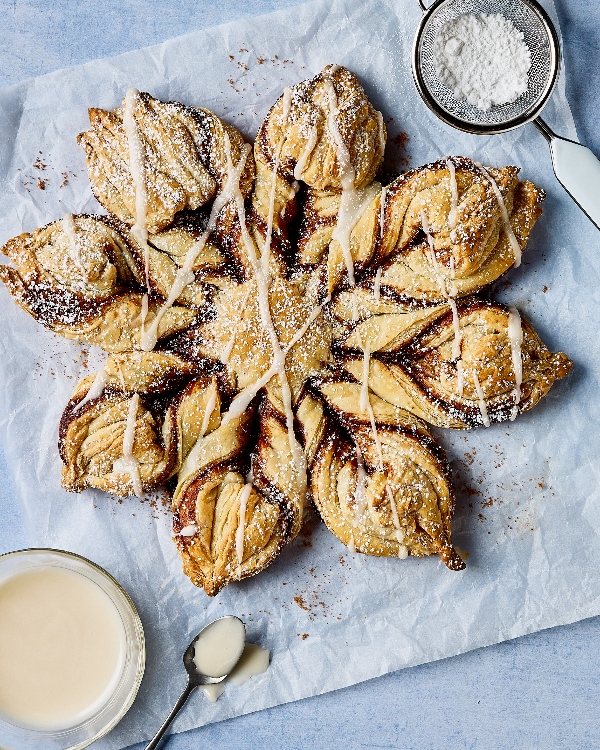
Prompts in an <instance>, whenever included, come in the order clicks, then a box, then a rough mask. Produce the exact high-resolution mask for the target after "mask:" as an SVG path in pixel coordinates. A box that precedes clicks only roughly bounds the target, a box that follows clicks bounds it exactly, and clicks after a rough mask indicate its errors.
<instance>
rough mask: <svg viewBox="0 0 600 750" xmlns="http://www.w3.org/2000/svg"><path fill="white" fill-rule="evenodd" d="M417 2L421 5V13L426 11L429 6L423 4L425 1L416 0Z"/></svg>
mask: <svg viewBox="0 0 600 750" xmlns="http://www.w3.org/2000/svg"><path fill="white" fill-rule="evenodd" d="M417 2H418V3H419V5H420V6H421V9H422V11H423V13H427V11H428V10H429V8H428V7H427V6H426V5H425V3H424V2H423V0H417Z"/></svg>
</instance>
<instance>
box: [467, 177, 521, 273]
mask: <svg viewBox="0 0 600 750" xmlns="http://www.w3.org/2000/svg"><path fill="white" fill-rule="evenodd" d="M473 163H474V164H475V166H476V167H477V169H478V170H479V171H480V172H481V174H482V175H483V176H484V177H485V178H486V179H487V180H488V182H489V183H490V185H491V188H492V191H493V193H494V196H495V197H496V201H497V203H498V208H499V209H500V214H501V215H502V222H503V223H504V231H505V232H506V236H507V237H508V241H509V243H510V246H511V249H512V251H513V255H514V257H515V263H514V266H515V268H518V267H519V266H520V265H521V246H520V245H519V241H518V240H517V238H516V237H515V233H514V232H513V229H512V227H511V225H510V219H509V217H508V210H507V208H506V203H505V202H504V198H503V197H502V193H501V192H500V188H499V187H498V183H497V182H496V180H495V179H494V178H493V177H492V175H491V174H490V173H489V171H488V170H487V169H486V168H485V167H484V166H483V164H480V163H479V162H473Z"/></svg>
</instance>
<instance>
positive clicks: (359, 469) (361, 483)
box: [354, 443, 368, 516]
mask: <svg viewBox="0 0 600 750" xmlns="http://www.w3.org/2000/svg"><path fill="white" fill-rule="evenodd" d="M354 448H355V452H356V489H355V491H354V502H355V503H356V515H357V516H363V515H364V514H365V512H366V510H367V481H368V479H367V472H366V471H365V462H364V460H363V456H362V453H361V450H360V448H359V445H358V443H355V444H354Z"/></svg>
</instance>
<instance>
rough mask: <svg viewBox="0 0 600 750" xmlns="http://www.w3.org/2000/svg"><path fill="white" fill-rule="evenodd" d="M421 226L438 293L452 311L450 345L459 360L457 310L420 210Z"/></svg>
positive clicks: (453, 357)
mask: <svg viewBox="0 0 600 750" xmlns="http://www.w3.org/2000/svg"><path fill="white" fill-rule="evenodd" d="M421 225H422V226H423V231H424V232H425V234H426V236H427V244H428V246H429V247H428V251H427V257H428V259H429V262H430V263H431V265H432V267H433V273H434V275H435V278H436V282H437V284H438V286H439V288H440V292H441V293H442V295H443V296H444V297H445V298H446V300H447V301H448V305H449V306H450V309H451V310H452V327H453V328H454V342H453V344H452V355H451V356H452V359H459V358H460V343H461V341H462V333H461V330H460V318H459V316H458V308H457V307H456V300H455V299H454V298H453V297H452V296H450V295H449V294H448V291H447V286H446V281H447V279H446V277H445V276H444V275H443V273H442V270H441V268H440V264H439V263H438V260H437V258H436V257H435V245H434V242H433V236H432V234H431V228H430V226H429V221H428V220H427V215H426V214H425V211H424V210H423V209H421ZM450 267H451V272H452V273H453V274H454V273H455V271H454V264H453V263H452V259H451V266H450ZM450 291H456V285H455V284H454V285H453V288H452V289H451V290H450Z"/></svg>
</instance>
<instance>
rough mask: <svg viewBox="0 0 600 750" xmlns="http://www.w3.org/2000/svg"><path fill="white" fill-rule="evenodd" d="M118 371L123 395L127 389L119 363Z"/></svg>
mask: <svg viewBox="0 0 600 750" xmlns="http://www.w3.org/2000/svg"><path fill="white" fill-rule="evenodd" d="M117 370H118V371H119V382H120V383H121V390H122V391H123V393H125V391H126V390H127V388H125V378H124V376H123V369H122V367H121V365H120V364H119V363H118V362H117Z"/></svg>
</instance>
